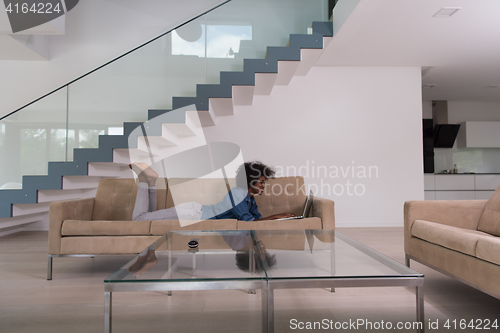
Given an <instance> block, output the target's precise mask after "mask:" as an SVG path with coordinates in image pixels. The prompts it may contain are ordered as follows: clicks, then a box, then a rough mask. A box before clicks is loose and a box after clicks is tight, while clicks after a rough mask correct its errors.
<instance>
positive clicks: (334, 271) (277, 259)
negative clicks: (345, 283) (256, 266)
mask: <svg viewBox="0 0 500 333" xmlns="http://www.w3.org/2000/svg"><path fill="white" fill-rule="evenodd" d="M254 237H255V242H256V244H257V245H258V246H257V248H258V251H259V254H260V255H261V257H262V258H263V260H262V266H263V267H264V270H265V272H266V274H267V277H268V278H269V279H317V278H331V279H337V278H351V279H356V278H371V277H423V275H422V274H420V273H418V272H416V271H414V270H412V269H410V268H408V267H406V266H404V265H402V264H400V263H399V262H397V261H395V260H393V259H391V258H389V257H387V256H385V255H383V254H381V253H379V252H377V251H375V250H373V249H371V248H369V247H367V246H365V245H363V244H361V243H359V242H357V241H355V240H353V239H351V238H349V237H347V236H345V235H343V234H342V233H340V232H338V231H335V230H262V231H260V230H259V231H255V234H254Z"/></svg>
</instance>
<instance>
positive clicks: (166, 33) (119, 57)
mask: <svg viewBox="0 0 500 333" xmlns="http://www.w3.org/2000/svg"><path fill="white" fill-rule="evenodd" d="M231 1H232V0H226V1H224V2H223V3H221V4H218V5H217V6H215V7H213V8H211V9H209V10H207V11H205V12H203V13H201V14H199V15H197V16H195V17H193V18H192V19H190V20H188V21H186V22H184V23H182V24H180V25H178V26H176V27H175V28H172V29H170V30H169V31H167V32H164V33H162V34H161V35H159V36H157V37H155V38H153V39H151V40H149V41H147V42H145V43H143V44H141V45H139V46H137V47H135V48H133V49H132V50H130V51H127V52H125V53H124V54H122V55H120V56H118V57H116V58H114V59H112V60H110V61H108V62H107V63H105V64H103V65H101V66H99V67H97V68H94V69H93V70H91V71H90V72H87V73H85V74H83V75H81V76H79V77H77V78H76V79H74V80H72V81H70V82H68V83H66V84H63V85H62V86H60V87H59V88H56V89H54V90H52V91H51V92H49V93H47V94H45V95H43V96H41V97H39V98H37V99H35V100H33V101H31V102H29V103H28V104H26V105H24V106H22V107H20V108H18V109H16V110H14V111H12V112H10V113H8V114H6V115H4V116H2V117H0V120H3V119H5V118H7V117H10V116H11V115H13V114H14V113H16V112H19V111H21V110H22V109H24V108H26V107H28V106H30V105H31V104H33V103H36V102H38V101H39V100H41V99H43V98H45V97H47V96H49V95H52V94H53V93H55V92H56V91H59V90H61V89H63V88H65V87H67V86H69V85H70V84H72V83H74V82H76V81H78V80H81V79H83V78H84V77H86V76H87V75H90V74H92V73H94V72H96V71H98V70H100V69H101V68H103V67H106V66H108V65H109V64H111V63H113V62H115V61H117V60H119V59H121V58H123V57H125V56H126V55H128V54H130V53H132V52H134V51H136V50H138V49H140V48H142V47H144V46H146V45H148V44H150V43H152V42H154V41H155V40H157V39H160V38H162V37H163V36H165V35H168V34H169V33H171V32H172V31H174V30H176V29H179V28H181V27H183V26H184V25H186V24H188V23H190V22H192V21H194V20H196V19H198V18H200V17H202V16H204V15H206V14H208V13H210V12H212V11H214V10H215V9H217V8H219V7H222V6H224V5H225V4H227V3H229V2H231Z"/></svg>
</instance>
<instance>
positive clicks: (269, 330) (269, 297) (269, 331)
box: [267, 285, 274, 333]
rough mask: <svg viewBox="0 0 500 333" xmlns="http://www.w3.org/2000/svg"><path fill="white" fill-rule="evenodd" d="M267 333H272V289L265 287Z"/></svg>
mask: <svg viewBox="0 0 500 333" xmlns="http://www.w3.org/2000/svg"><path fill="white" fill-rule="evenodd" d="M267 333H274V289H272V288H270V287H269V285H268V288H267Z"/></svg>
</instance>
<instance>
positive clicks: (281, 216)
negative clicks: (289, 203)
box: [265, 213, 295, 220]
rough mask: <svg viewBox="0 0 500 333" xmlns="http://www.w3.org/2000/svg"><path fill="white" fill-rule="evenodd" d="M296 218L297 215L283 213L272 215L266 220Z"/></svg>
mask: <svg viewBox="0 0 500 333" xmlns="http://www.w3.org/2000/svg"><path fill="white" fill-rule="evenodd" d="M294 216H295V214H292V213H281V214H275V215H271V216H269V217H267V218H265V220H276V219H284V218H287V217H294Z"/></svg>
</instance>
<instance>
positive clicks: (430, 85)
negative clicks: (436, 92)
mask: <svg viewBox="0 0 500 333" xmlns="http://www.w3.org/2000/svg"><path fill="white" fill-rule="evenodd" d="M435 86H437V84H435V83H427V84H424V85H423V86H422V88H434V87H435Z"/></svg>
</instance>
